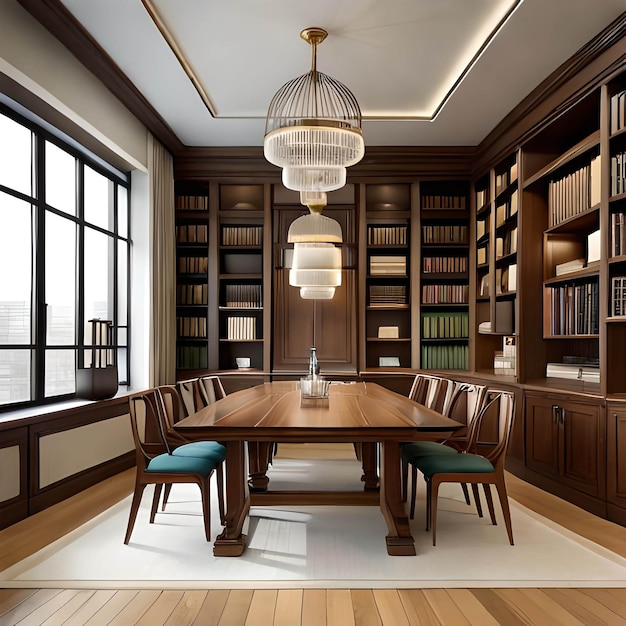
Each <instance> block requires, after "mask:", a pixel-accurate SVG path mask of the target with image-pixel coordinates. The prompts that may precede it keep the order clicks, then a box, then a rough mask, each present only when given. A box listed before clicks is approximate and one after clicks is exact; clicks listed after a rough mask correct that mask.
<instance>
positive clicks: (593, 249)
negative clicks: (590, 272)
mask: <svg viewBox="0 0 626 626" xmlns="http://www.w3.org/2000/svg"><path fill="white" fill-rule="evenodd" d="M601 242H602V239H601V238H600V229H598V230H594V231H593V232H592V233H589V235H587V265H589V263H594V262H596V261H599V260H600V246H601Z"/></svg>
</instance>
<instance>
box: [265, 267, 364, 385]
mask: <svg viewBox="0 0 626 626" xmlns="http://www.w3.org/2000/svg"><path fill="white" fill-rule="evenodd" d="M274 279H275V302H274V332H273V335H274V365H273V370H274V371H276V370H294V369H295V370H300V371H303V372H304V371H306V368H307V365H308V362H309V350H310V348H311V346H312V345H314V344H313V341H314V338H313V334H314V327H313V320H314V319H315V345H316V347H317V355H318V359H319V361H320V367H321V368H322V374H323V373H324V370H325V369H326V370H332V369H339V370H348V369H349V370H356V299H355V289H356V283H355V280H354V272H353V271H352V270H343V272H342V282H341V286H340V287H338V288H337V289H336V291H335V296H334V298H333V299H332V300H317V301H314V300H303V299H302V298H301V297H300V290H299V289H296V288H295V287H291V286H290V285H289V271H288V270H277V271H276V272H275V273H274Z"/></svg>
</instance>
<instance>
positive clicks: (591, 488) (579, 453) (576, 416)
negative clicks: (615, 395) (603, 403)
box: [559, 402, 604, 496]
mask: <svg viewBox="0 0 626 626" xmlns="http://www.w3.org/2000/svg"><path fill="white" fill-rule="evenodd" d="M560 406H561V407H562V409H563V412H562V417H561V418H560V420H559V427H560V428H561V430H562V436H561V438H560V450H559V457H560V459H561V460H562V461H561V471H562V475H563V479H564V481H565V482H566V483H567V484H569V485H570V486H571V487H574V488H575V489H578V490H579V491H583V492H584V493H587V494H589V495H592V496H598V495H600V491H601V486H602V481H601V476H602V474H603V472H602V471H601V466H600V465H601V458H602V456H603V455H601V454H600V446H601V445H603V444H604V435H603V433H602V424H603V420H602V419H601V416H600V407H599V406H594V405H590V404H578V403H575V402H561V403H560Z"/></svg>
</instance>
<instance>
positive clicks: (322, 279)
mask: <svg viewBox="0 0 626 626" xmlns="http://www.w3.org/2000/svg"><path fill="white" fill-rule="evenodd" d="M289 284H290V285H291V286H292V287H300V296H301V297H302V298H306V299H330V298H332V297H333V295H334V294H335V287H338V286H339V285H341V250H340V249H339V248H336V247H335V246H334V245H333V244H331V243H296V244H294V251H293V265H292V268H291V270H289Z"/></svg>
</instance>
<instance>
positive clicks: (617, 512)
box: [606, 401, 626, 525]
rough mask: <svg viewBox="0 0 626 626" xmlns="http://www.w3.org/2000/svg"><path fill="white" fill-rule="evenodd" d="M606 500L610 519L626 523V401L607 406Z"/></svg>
mask: <svg viewBox="0 0 626 626" xmlns="http://www.w3.org/2000/svg"><path fill="white" fill-rule="evenodd" d="M606 500H607V516H608V518H609V519H610V520H612V521H614V522H618V523H620V524H622V525H626V402H624V401H621V402H608V403H607V407H606Z"/></svg>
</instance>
